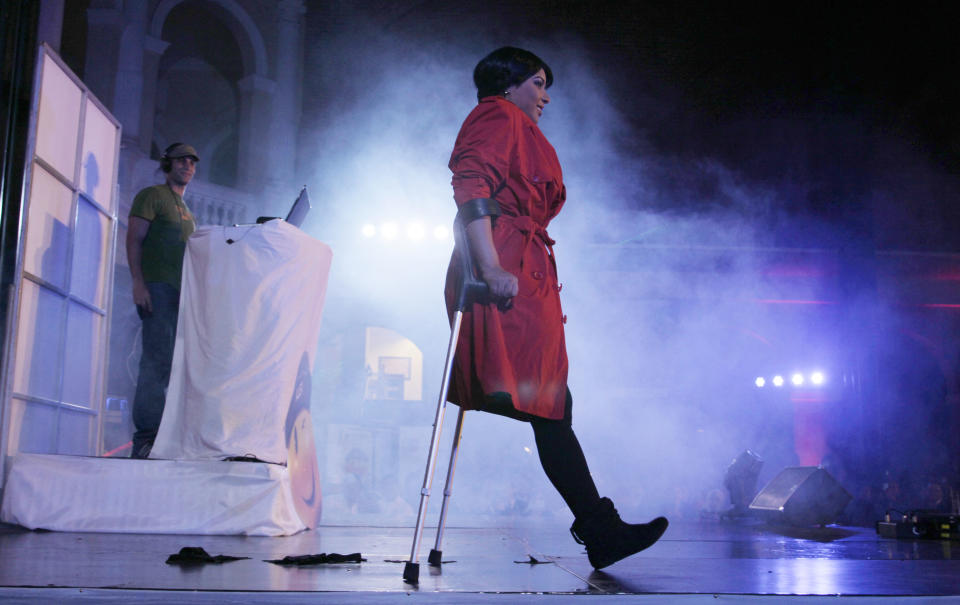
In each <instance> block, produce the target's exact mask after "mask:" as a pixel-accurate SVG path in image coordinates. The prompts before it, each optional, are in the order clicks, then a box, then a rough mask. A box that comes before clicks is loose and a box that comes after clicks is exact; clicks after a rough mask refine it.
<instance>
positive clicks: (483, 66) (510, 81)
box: [473, 46, 553, 101]
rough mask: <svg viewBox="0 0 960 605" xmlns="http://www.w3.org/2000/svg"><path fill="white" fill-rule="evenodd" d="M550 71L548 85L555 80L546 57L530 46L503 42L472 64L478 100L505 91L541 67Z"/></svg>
mask: <svg viewBox="0 0 960 605" xmlns="http://www.w3.org/2000/svg"><path fill="white" fill-rule="evenodd" d="M541 69H542V70H543V73H545V74H546V75H547V87H548V88H549V87H550V85H551V84H553V72H551V71H550V66H549V65H547V64H546V63H545V62H544V61H543V59H541V58H540V57H538V56H537V55H535V54H533V53H532V52H530V51H529V50H523V49H522V48H515V47H513V46H504V47H502V48H498V49H497V50H495V51H493V52H492V53H490V54H489V55H487V56H486V57H484V58H482V59H480V62H479V63H477V66H476V67H474V68H473V83H474V84H476V85H477V100H478V101H479V100H480V99H482V98H484V97H490V96H493V95H502V94H503V92H504V91H505V90H506V89H508V88H510V87H511V86H515V85H517V84H520V83H521V82H523V81H525V80H526V79H527V78H529V77H530V76H532V75H533V74H535V73H537V72H538V71H540V70H541Z"/></svg>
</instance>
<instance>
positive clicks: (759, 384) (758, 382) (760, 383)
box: [753, 376, 767, 389]
mask: <svg viewBox="0 0 960 605" xmlns="http://www.w3.org/2000/svg"><path fill="white" fill-rule="evenodd" d="M753 384H755V385H757V388H758V389H762V388H763V387H764V386H766V384H767V379H766V378H764V377H763V376H757V379H756V380H754V381H753Z"/></svg>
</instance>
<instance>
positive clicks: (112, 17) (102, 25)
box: [83, 3, 124, 113]
mask: <svg viewBox="0 0 960 605" xmlns="http://www.w3.org/2000/svg"><path fill="white" fill-rule="evenodd" d="M123 25H124V24H123V15H122V14H121V12H120V10H119V9H117V8H97V7H96V6H95V3H91V8H89V9H87V57H86V65H85V66H84V70H83V76H84V78H83V81H84V82H85V83H86V85H87V86H89V87H90V90H92V91H93V94H95V95H96V96H97V98H98V99H100V100H101V101H102V102H103V103H104V105H106V106H107V108H108V109H109V110H110V112H111V113H116V112H115V110H114V107H113V100H114V91H115V90H116V83H117V59H118V55H119V52H120V37H121V35H122V33H123Z"/></svg>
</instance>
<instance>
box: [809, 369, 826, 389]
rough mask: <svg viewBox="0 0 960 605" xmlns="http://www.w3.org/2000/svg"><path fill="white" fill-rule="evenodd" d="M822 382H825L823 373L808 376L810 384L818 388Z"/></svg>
mask: <svg viewBox="0 0 960 605" xmlns="http://www.w3.org/2000/svg"><path fill="white" fill-rule="evenodd" d="M824 380H825V377H824V375H823V372H814V373H813V374H810V382H812V383H813V384H815V385H817V386H820V385H821V384H823V382H824Z"/></svg>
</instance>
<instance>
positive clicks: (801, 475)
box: [750, 466, 851, 526]
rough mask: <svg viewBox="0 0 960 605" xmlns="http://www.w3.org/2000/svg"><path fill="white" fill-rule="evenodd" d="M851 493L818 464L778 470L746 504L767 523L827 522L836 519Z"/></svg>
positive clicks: (802, 524) (809, 523)
mask: <svg viewBox="0 0 960 605" xmlns="http://www.w3.org/2000/svg"><path fill="white" fill-rule="evenodd" d="M850 500H851V496H850V494H849V493H847V490H845V489H843V487H842V486H841V485H840V484H839V483H837V481H836V480H835V479H834V478H833V477H831V476H830V474H829V473H827V471H825V470H823V469H822V468H820V467H818V466H791V467H787V468H785V469H783V470H782V471H780V474H778V475H777V476H776V477H774V478H773V479H772V480H771V481H770V483H768V484H767V485H766V486H765V487H764V488H763V489H762V490H760V493H758V494H757V495H756V497H755V498H754V499H753V502H751V503H750V510H752V511H755V512H756V513H757V514H759V515H760V516H761V517H762V518H764V519H766V520H767V521H769V522H771V523H780V524H783V525H797V526H806V525H827V524H829V523H833V522H835V521H836V520H837V518H838V517H839V516H840V514H841V513H843V509H844V508H846V506H847V503H848V502H850Z"/></svg>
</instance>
